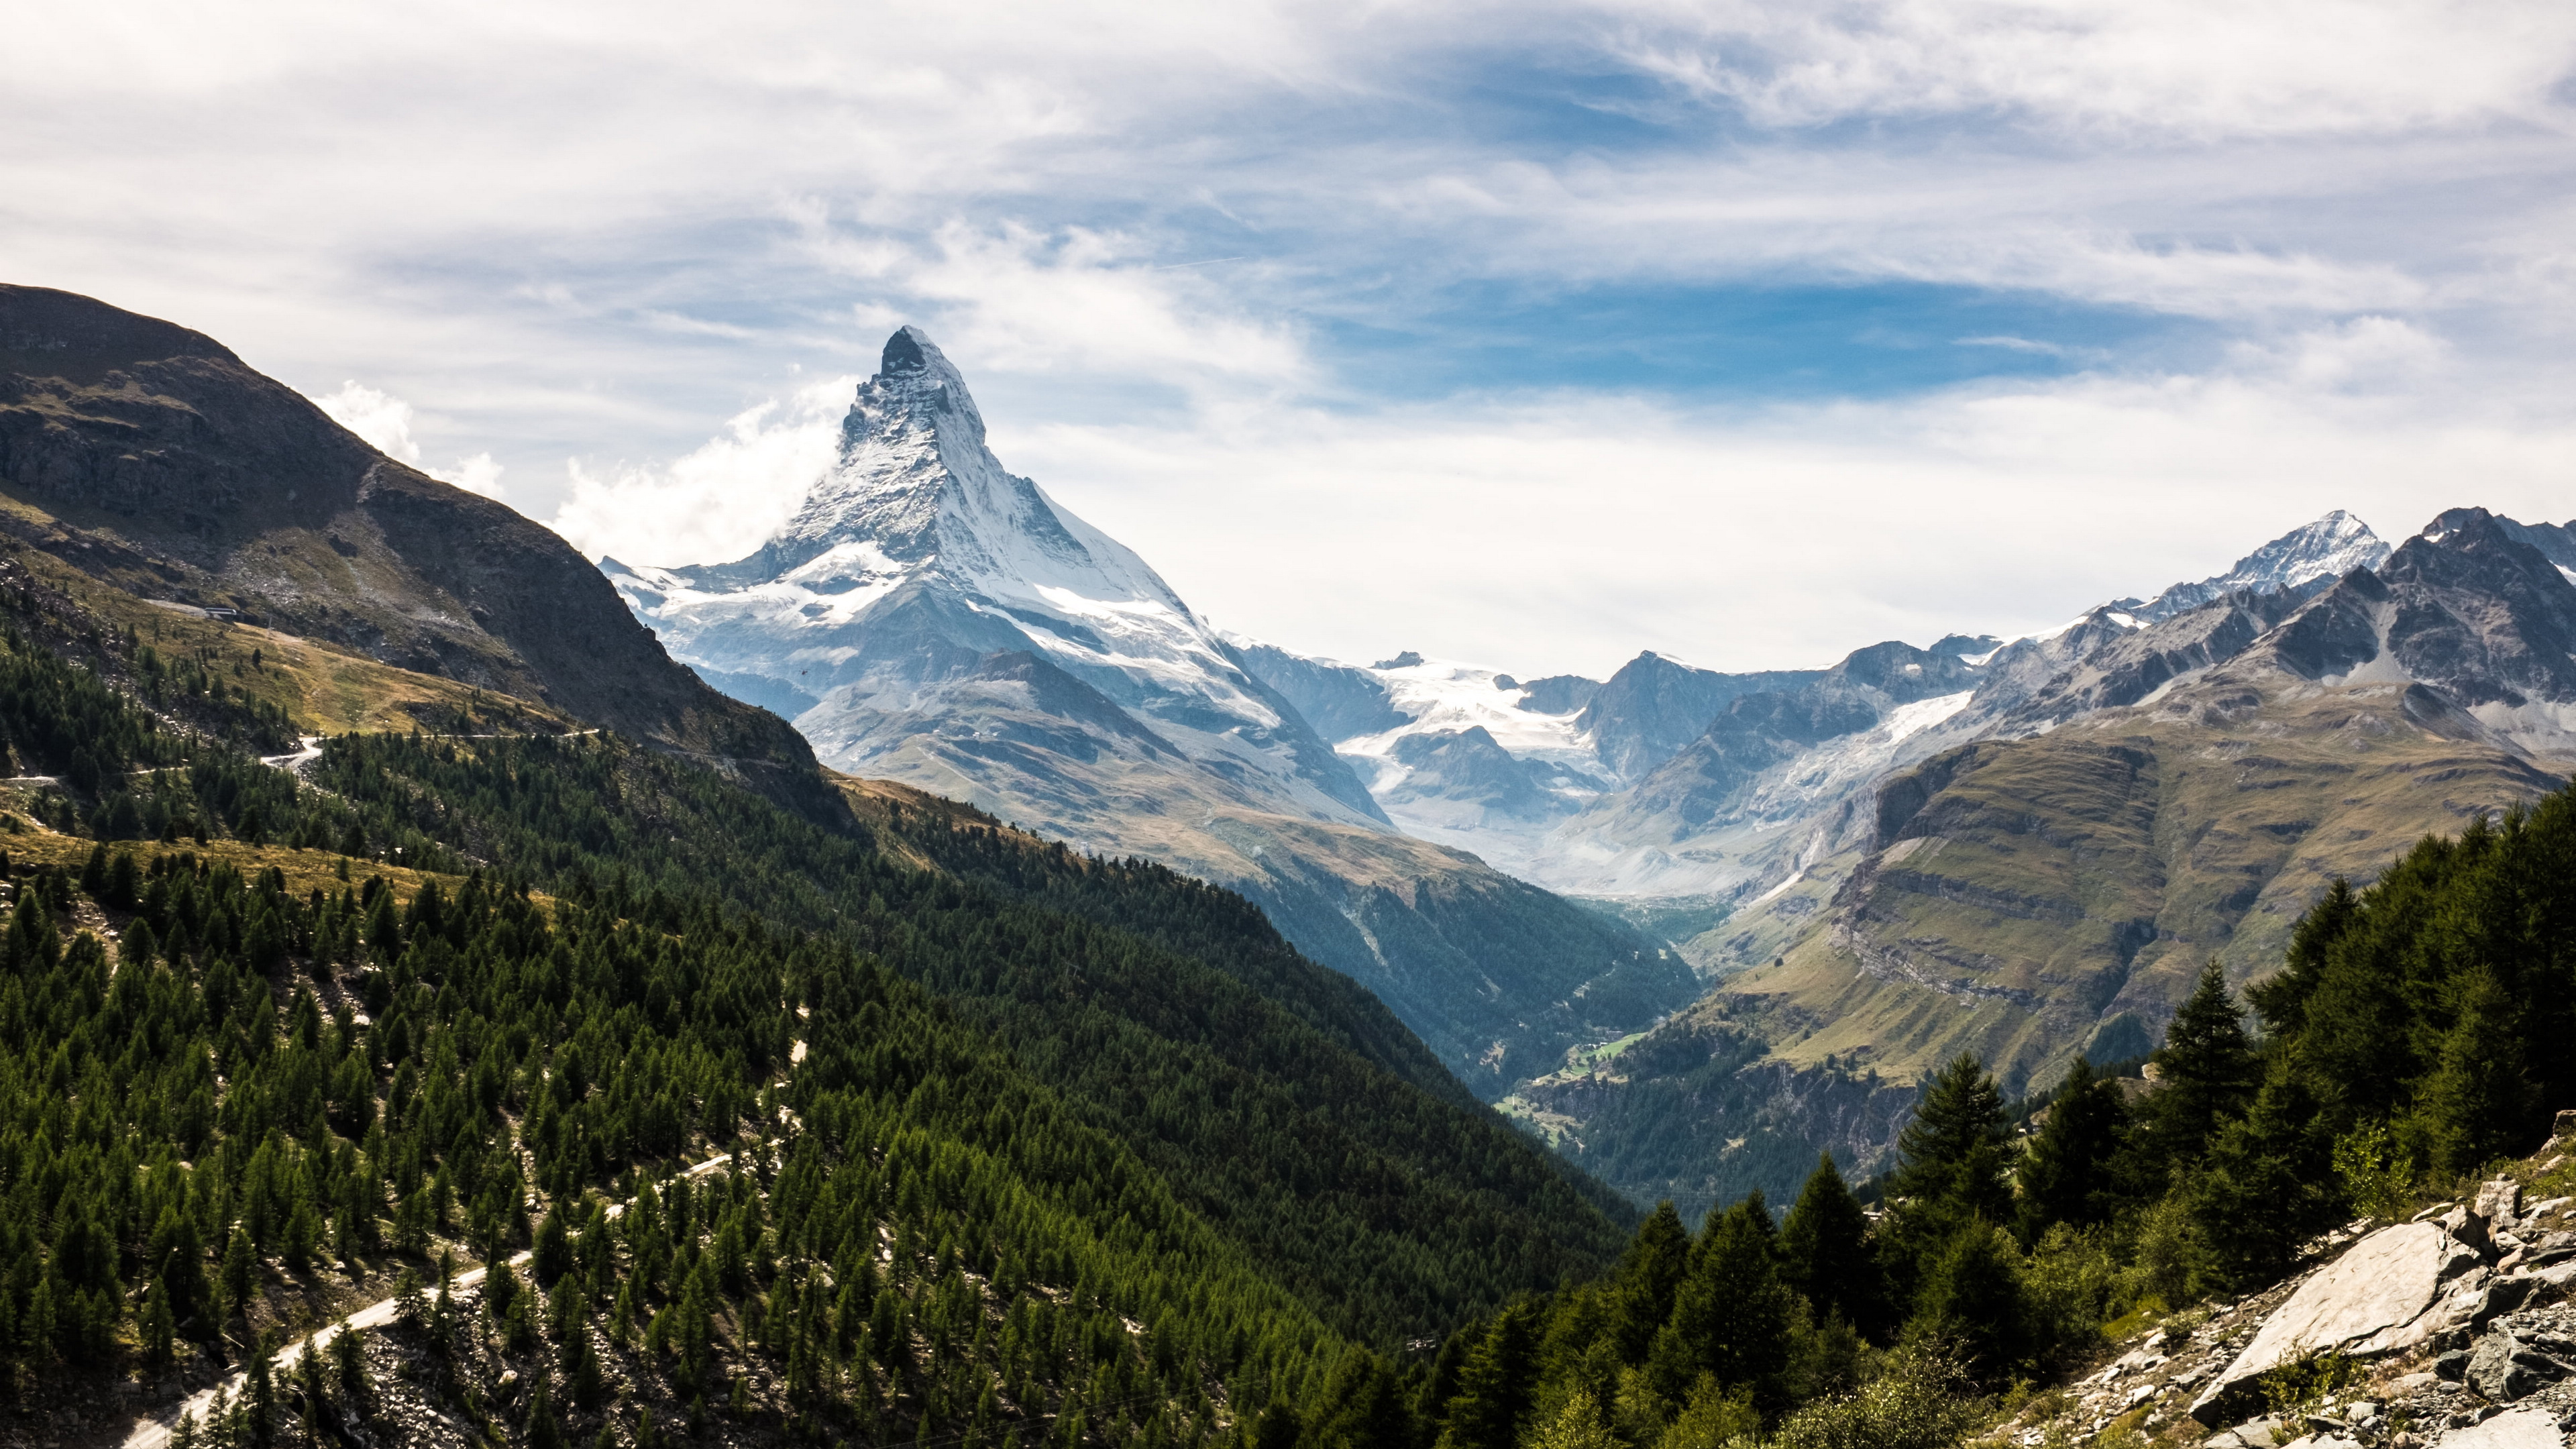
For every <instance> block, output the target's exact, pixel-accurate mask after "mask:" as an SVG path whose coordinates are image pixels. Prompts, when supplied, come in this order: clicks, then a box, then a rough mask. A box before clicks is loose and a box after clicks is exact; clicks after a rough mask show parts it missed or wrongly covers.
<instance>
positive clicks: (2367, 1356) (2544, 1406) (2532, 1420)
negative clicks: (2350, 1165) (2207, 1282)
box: [1999, 1111, 2576, 1449]
mask: <svg viewBox="0 0 2576 1449" xmlns="http://www.w3.org/2000/svg"><path fill="white" fill-rule="evenodd" d="M2570 1154H2576V1111H2571V1112H2562V1113H2560V1114H2559V1118H2558V1131H2557V1133H2556V1134H2555V1136H2554V1137H2553V1138H2552V1141H2551V1143H2550V1145H2549V1146H2548V1147H2546V1148H2544V1149H2543V1150H2542V1151H2541V1153H2539V1154H2538V1155H2537V1158H2536V1160H2535V1162H2534V1163H2533V1164H2531V1165H2529V1167H2528V1169H2527V1170H2525V1171H2524V1172H2523V1176H2525V1177H2529V1178H2532V1179H2535V1180H2546V1181H2551V1182H2563V1181H2564V1176H2565V1174H2564V1172H2563V1169H2565V1168H2566V1167H2567V1166H2568V1165H2569V1162H2570V1160H2571V1158H2570ZM2571 1208H2576V1198H2571V1197H2567V1196H2557V1197H2540V1196H2537V1195H2536V1194H2533V1193H2531V1192H2528V1191H2527V1190H2526V1188H2525V1187H2524V1185H2523V1183H2522V1182H2521V1181H2518V1180H2516V1178H2514V1177H2500V1178H2497V1179H2495V1180H2493V1181H2489V1182H2486V1183H2483V1184H2481V1185H2480V1186H2479V1187H2478V1189H2477V1191H2476V1193H2475V1194H2474V1196H2473V1197H2471V1198H2470V1199H2469V1200H2467V1201H2464V1202H2457V1203H2444V1204H2440V1205H2437V1206H2435V1207H2432V1208H2429V1209H2427V1210H2425V1211H2424V1212H2422V1213H2420V1214H2418V1215H2416V1216H2415V1217H2414V1218H2413V1219H2411V1220H2410V1221H2407V1222H2402V1223H2396V1224H2393V1225H2388V1226H2374V1225H2373V1224H2371V1223H2370V1222H2368V1221H2363V1222H2357V1223H2354V1224H2352V1225H2350V1226H2348V1227H2346V1228H2344V1229H2341V1230H2339V1231H2337V1232H2335V1233H2333V1234H2330V1235H2329V1236H2328V1237H2327V1238H2326V1239H2325V1240H2323V1241H2322V1242H2320V1243H2318V1244H2316V1245H2314V1246H2315V1248H2316V1250H2317V1251H2316V1252H2315V1253H2314V1254H2312V1255H2311V1262H2312V1263H2313V1265H2314V1266H2312V1267H2310V1268H2308V1269H2307V1270H2306V1271H2304V1272H2302V1273H2300V1274H2298V1275H2296V1276H2294V1277H2292V1278H2290V1279H2288V1280H2286V1281H2284V1282H2282V1283H2280V1284H2277V1285H2275V1286H2274V1287H2272V1288H2271V1289H2269V1290H2267V1291H2265V1292H2263V1293H2259V1294H2256V1295H2254V1296H2252V1297H2249V1298H2246V1299H2243V1300H2240V1301H2238V1302H2236V1303H2233V1304H2226V1305H2221V1306H2219V1307H2218V1308H2217V1309H2216V1310H2215V1311H2198V1312H2189V1313H2183V1314H2177V1315H2175V1317H2174V1318H2172V1319H2170V1320H2168V1321H2167V1322H2166V1323H2165V1324H2163V1325H2162V1326H2160V1327H2157V1328H2155V1329H2152V1330H2150V1331H2148V1332H2147V1333H2145V1334H2144V1335H2142V1336H2140V1337H2139V1338H2136V1339H2133V1340H2131V1341H2130V1342H2128V1343H2127V1344H2124V1345H2123V1347H2124V1348H2125V1349H2126V1352H2124V1353H2123V1354H2122V1355H2121V1356H2120V1357H2119V1358H2117V1359H2116V1360H2114V1361H2113V1362H2111V1363H2110V1364H2109V1365H2107V1366H2106V1367H2104V1368H2102V1369H2100V1370H2098V1371H2096V1372H2094V1373H2091V1374H2089V1375H2087V1376H2085V1377H2083V1378H2081V1379H2079V1380H2077V1381H2076V1382H2075V1383H2074V1384H2072V1385H2070V1386H2068V1387H2067V1388H2066V1389H2065V1390H2062V1391H2060V1392H2059V1393H2056V1394H2052V1395H2046V1396H2043V1397H2041V1398H2039V1399H2036V1400H2034V1401H2033V1402H2032V1403H2031V1404H2030V1405H2029V1406H2026V1407H2025V1408H2024V1409H2023V1410H2022V1411H2021V1412H2020V1413H2019V1414H2017V1415H2016V1416H2015V1417H2014V1418H2013V1420H2012V1421H2011V1422H2009V1423H2008V1424H2006V1425H2005V1426H2003V1428H2002V1430H2001V1431H2000V1435H1999V1437H2000V1439H2001V1440H2002V1441H2003V1442H2005V1443H2008V1444H2012V1445H2015V1446H2018V1449H2041V1446H2049V1445H2068V1444H2080V1443H2086V1442H2092V1441H2101V1442H2104V1443H2110V1442H2114V1440H2115V1438H2116V1439H2117V1440H2119V1441H2124V1442H2126V1441H2134V1442H2137V1443H2141V1444H2143V1443H2145V1442H2147V1441H2150V1440H2152V1441H2153V1442H2154V1443H2156V1444H2158V1445H2173V1446H2188V1445H2195V1444H2196V1445H2198V1446H2199V1449H2436V1446H2439V1449H2563V1446H2567V1445H2569V1444H2571V1443H2576V1435H2572V1434H2571V1432H2570V1431H2571V1430H2576V1300H2571V1294H2570V1288H2569V1285H2570V1283H2571V1282H2576V1212H2571Z"/></svg>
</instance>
